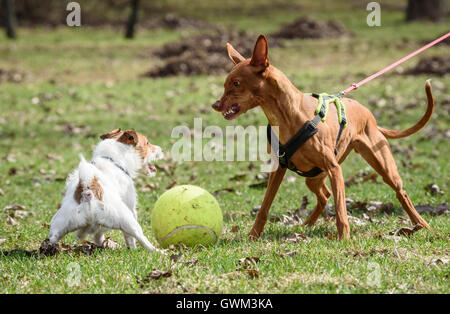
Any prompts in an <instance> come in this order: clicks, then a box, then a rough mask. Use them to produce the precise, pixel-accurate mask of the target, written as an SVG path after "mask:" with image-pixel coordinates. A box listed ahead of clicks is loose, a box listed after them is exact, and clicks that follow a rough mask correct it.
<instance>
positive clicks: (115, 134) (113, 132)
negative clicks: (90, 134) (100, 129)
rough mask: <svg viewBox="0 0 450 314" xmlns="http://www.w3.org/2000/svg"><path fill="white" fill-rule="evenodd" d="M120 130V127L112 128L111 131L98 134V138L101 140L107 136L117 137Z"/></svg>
mask: <svg viewBox="0 0 450 314" xmlns="http://www.w3.org/2000/svg"><path fill="white" fill-rule="evenodd" d="M120 132H122V131H121V130H120V129H115V130H112V131H111V132H108V133H105V134H102V135H100V138H101V139H102V140H106V139H108V138H114V137H117V136H118V135H119V133H120Z"/></svg>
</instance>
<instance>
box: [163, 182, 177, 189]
mask: <svg viewBox="0 0 450 314" xmlns="http://www.w3.org/2000/svg"><path fill="white" fill-rule="evenodd" d="M177 184H178V182H177V180H174V181H172V183H170V184H169V185H168V186H167V187H166V190H170V189H171V188H173V187H174V186H175V185H177Z"/></svg>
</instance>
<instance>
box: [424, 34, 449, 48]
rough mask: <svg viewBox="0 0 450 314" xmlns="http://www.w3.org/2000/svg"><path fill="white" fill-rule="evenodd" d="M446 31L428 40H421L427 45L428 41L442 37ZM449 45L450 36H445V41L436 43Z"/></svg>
mask: <svg viewBox="0 0 450 314" xmlns="http://www.w3.org/2000/svg"><path fill="white" fill-rule="evenodd" d="M444 35H445V33H442V34H440V35H439V36H436V37H435V38H430V39H428V40H423V41H421V44H422V45H426V44H428V43H431V42H432V41H433V40H435V39H436V38H439V37H442V36H444ZM440 45H442V46H449V45H450V37H447V38H445V39H444V40H443V41H441V42H440V43H438V44H436V46H440Z"/></svg>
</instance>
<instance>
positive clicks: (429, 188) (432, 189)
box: [425, 184, 444, 195]
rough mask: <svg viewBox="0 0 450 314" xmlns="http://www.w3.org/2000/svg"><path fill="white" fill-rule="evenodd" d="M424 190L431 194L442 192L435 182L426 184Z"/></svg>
mask: <svg viewBox="0 0 450 314" xmlns="http://www.w3.org/2000/svg"><path fill="white" fill-rule="evenodd" d="M425 190H426V191H428V192H430V193H431V194H432V195H438V194H441V195H442V194H444V191H442V190H441V189H440V188H439V186H438V185H437V184H428V185H427V186H426V187H425Z"/></svg>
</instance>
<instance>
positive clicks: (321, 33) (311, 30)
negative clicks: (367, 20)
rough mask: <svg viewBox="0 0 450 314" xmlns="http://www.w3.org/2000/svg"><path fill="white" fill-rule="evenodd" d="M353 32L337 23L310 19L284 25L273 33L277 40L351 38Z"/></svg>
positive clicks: (297, 20)
mask: <svg viewBox="0 0 450 314" xmlns="http://www.w3.org/2000/svg"><path fill="white" fill-rule="evenodd" d="M351 35H352V32H350V31H348V30H347V29H345V28H344V26H342V25H341V24H340V23H338V22H335V21H319V20H314V19H311V18H308V17H302V18H299V19H296V20H295V21H294V22H292V23H289V24H285V25H283V26H282V27H281V28H280V30H279V31H277V32H276V33H273V34H272V36H273V37H275V38H284V39H294V38H336V37H349V36H351Z"/></svg>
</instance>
